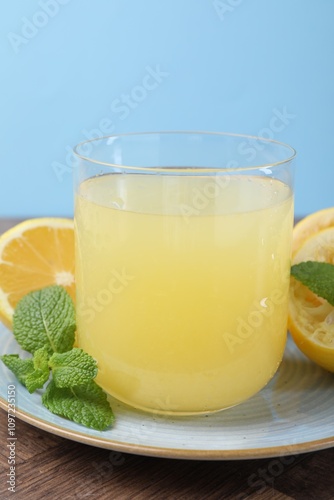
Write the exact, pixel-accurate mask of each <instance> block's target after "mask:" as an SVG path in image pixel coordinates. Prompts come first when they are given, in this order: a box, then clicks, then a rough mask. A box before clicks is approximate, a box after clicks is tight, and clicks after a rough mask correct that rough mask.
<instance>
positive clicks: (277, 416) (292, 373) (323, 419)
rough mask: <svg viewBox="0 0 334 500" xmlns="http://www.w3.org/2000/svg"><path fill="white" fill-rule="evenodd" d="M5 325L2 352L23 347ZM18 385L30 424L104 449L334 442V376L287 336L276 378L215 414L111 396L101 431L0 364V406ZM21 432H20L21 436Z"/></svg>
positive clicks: (281, 448) (245, 451) (262, 451)
mask: <svg viewBox="0 0 334 500" xmlns="http://www.w3.org/2000/svg"><path fill="white" fill-rule="evenodd" d="M20 352H21V351H20V349H19V347H18V345H17V343H16V341H15V339H14V337H13V335H12V333H11V332H9V331H8V330H7V329H6V328H5V327H4V326H2V325H1V326H0V354H14V353H18V354H19V353H20ZM9 384H15V386H16V415H17V418H20V419H22V420H24V421H26V422H28V423H29V424H31V425H33V426H35V427H38V428H40V429H43V430H45V431H48V432H50V433H53V434H56V435H58V436H62V437H65V438H68V439H72V440H73V441H78V442H81V443H85V444H88V445H92V446H98V447H100V448H106V449H111V450H116V451H121V452H125V453H134V454H138V455H148V456H156V457H166V458H183V459H193V460H199V459H201V460H228V459H233V460H241V459H249V458H264V457H273V456H281V455H290V454H296V453H304V452H309V451H315V450H321V449H324V448H329V447H331V446H334V420H333V408H334V375H333V374H330V373H328V372H326V371H324V370H322V369H321V368H319V367H317V366H316V365H315V364H313V363H312V362H311V361H308V360H307V358H305V357H304V356H303V354H301V353H300V352H299V351H298V350H297V348H296V347H295V346H294V344H293V342H292V341H291V339H289V340H288V343H287V347H286V351H285V355H284V359H283V362H282V364H281V366H280V368H279V370H278V372H277V374H276V375H275V377H274V378H273V379H272V381H271V382H270V383H269V384H268V385H267V386H266V387H265V388H264V389H263V390H262V391H261V392H260V393H258V394H257V395H256V396H254V397H253V398H251V399H249V400H248V401H247V402H245V403H243V404H241V405H239V406H236V407H234V408H231V409H229V410H225V411H222V412H219V413H215V414H212V415H201V416H198V417H177V418H175V417H162V416H160V415H158V416H155V415H150V414H147V413H144V412H141V411H136V410H134V409H132V408H130V407H129V406H126V405H123V404H122V403H120V402H118V401H116V400H112V402H111V403H112V408H113V410H114V413H115V416H116V423H115V425H114V427H113V428H112V429H109V430H106V431H103V432H99V431H94V430H92V429H87V428H85V427H82V426H80V425H77V424H75V423H73V422H69V421H67V420H65V419H63V418H60V417H57V416H56V415H53V414H52V413H50V412H49V411H48V410H47V409H46V408H44V407H43V406H42V404H41V396H40V394H38V393H34V394H32V395H30V394H29V393H28V391H27V390H26V389H25V388H24V387H23V386H21V385H20V384H19V383H18V382H17V380H16V379H15V377H14V376H13V375H12V373H11V372H10V371H9V370H8V369H7V368H6V367H5V366H4V364H3V363H0V406H1V407H2V408H4V409H5V410H6V409H7V387H8V385H9ZM17 437H18V439H19V436H17Z"/></svg>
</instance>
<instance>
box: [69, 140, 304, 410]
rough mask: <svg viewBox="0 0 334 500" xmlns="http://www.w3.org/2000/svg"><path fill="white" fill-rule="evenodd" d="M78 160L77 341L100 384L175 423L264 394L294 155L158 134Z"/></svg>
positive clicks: (282, 278)
mask: <svg viewBox="0 0 334 500" xmlns="http://www.w3.org/2000/svg"><path fill="white" fill-rule="evenodd" d="M75 154H76V156H77V158H78V165H77V167H76V170H75V184H76V194H75V232H76V287H77V300H76V302H77V326H78V341H79V345H80V346H81V347H82V348H83V349H84V350H86V351H87V352H89V353H90V354H91V355H92V356H94V358H95V359H96V360H97V361H98V367H99V374H98V377H97V379H96V381H97V382H98V383H99V384H100V385H101V386H102V387H103V388H104V389H105V391H106V392H108V393H109V394H111V395H112V396H114V397H115V398H117V399H119V400H121V401H123V402H125V403H127V404H129V405H132V406H134V407H136V408H139V409H142V410H146V411H151V412H160V413H169V414H178V415H186V414H200V413H209V412H213V411H218V410H221V409H223V408H228V407H230V406H234V405H236V404H238V403H240V402H242V401H244V400H246V399H247V398H249V397H251V396H252V395H253V394H255V393H257V392H258V391H259V390H260V389H261V388H262V387H264V386H265V385H266V383H267V382H268V381H269V380H270V379H271V378H272V376H273V375H274V374H275V372H276V370H277V368H278V366H279V364H280V362H281V360H282V356H283V351H284V347H285V342H286V323H287V301H288V286H289V272H290V252H291V236H292V227H293V163H294V158H295V151H294V150H293V149H292V148H291V147H290V146H287V145H284V144H281V143H278V142H275V141H271V140H266V139H261V138H256V137H250V136H241V135H234V134H223V133H203V132H161V133H142V134H125V135H118V136H110V137H105V138H101V139H96V140H92V141H87V142H84V143H81V144H80V145H79V146H77V147H76V149H75Z"/></svg>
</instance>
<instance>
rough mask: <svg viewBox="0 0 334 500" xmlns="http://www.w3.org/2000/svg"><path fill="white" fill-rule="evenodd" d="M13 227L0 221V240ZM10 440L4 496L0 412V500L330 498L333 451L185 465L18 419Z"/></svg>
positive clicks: (0, 416) (0, 418)
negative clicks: (11, 479)
mask: <svg viewBox="0 0 334 500" xmlns="http://www.w3.org/2000/svg"><path fill="white" fill-rule="evenodd" d="M15 222H16V221H14V220H2V221H1V220H0V233H1V232H2V231H4V230H5V229H7V228H8V227H10V226H11V225H13V224H14V223H15ZM333 415H334V409H333ZM333 428H334V416H333ZM16 437H17V441H16V447H15V452H16V491H15V493H12V492H10V491H8V483H7V480H8V476H7V474H9V465H8V450H9V449H8V447H7V443H8V426H7V413H6V412H5V411H4V410H0V499H1V500H7V499H11V498H13V499H18V500H30V499H31V500H39V499H44V498H50V499H58V498H59V499H60V500H75V499H111V500H114V499H115V500H118V499H120V500H122V499H125V500H127V499H158V500H160V499H161V500H188V499H189V500H192V499H194V500H205V499H208V500H211V499H212V500H221V499H236V500H246V499H264V500H267V499H268V500H269V499H274V500H283V499H296V500H313V499H314V500H333V499H334V448H330V449H327V450H323V451H318V452H315V453H308V454H303V455H292V456H288V457H284V456H279V457H275V458H268V459H262V460H244V461H186V460H172V459H163V458H149V457H141V456H136V455H129V454H124V453H116V452H112V451H110V450H103V449H100V448H95V447H91V446H88V445H84V444H80V443H76V442H74V441H70V440H67V439H64V438H61V437H58V436H54V435H52V434H49V433H47V432H44V431H42V430H39V429H37V428H35V427H33V426H31V425H29V424H27V423H25V422H23V421H21V420H19V419H16Z"/></svg>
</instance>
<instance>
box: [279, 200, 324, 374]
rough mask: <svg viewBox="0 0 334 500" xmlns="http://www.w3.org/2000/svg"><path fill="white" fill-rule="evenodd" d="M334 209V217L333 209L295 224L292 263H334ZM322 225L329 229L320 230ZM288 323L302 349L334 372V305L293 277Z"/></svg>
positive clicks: (319, 363) (315, 360) (316, 361)
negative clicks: (300, 223) (333, 217)
mask: <svg viewBox="0 0 334 500" xmlns="http://www.w3.org/2000/svg"><path fill="white" fill-rule="evenodd" d="M331 212H332V213H333V216H334V209H329V210H325V211H321V212H317V213H316V214H313V215H312V216H310V217H309V220H306V219H308V218H306V219H305V220H304V223H303V225H301V226H299V228H298V227H297V226H296V228H295V231H296V232H294V243H295V252H294V255H293V261H292V263H293V264H298V263H299V262H306V261H309V260H311V261H318V262H329V263H331V264H334V220H333V225H332V226H331V222H330V221H331ZM323 217H324V220H322V218H323ZM323 227H326V229H319V228H323ZM301 228H302V232H301ZM302 233H303V237H302V239H301V234H302ZM301 241H302V244H301V245H300V242H301ZM296 242H297V244H296ZM299 245H300V246H299ZM288 324H289V330H290V333H291V335H292V337H293V339H294V341H295V343H296V344H297V346H298V347H299V348H300V350H301V351H302V352H303V353H304V354H305V355H306V356H307V357H308V358H310V359H311V360H312V361H314V362H315V363H317V364H318V365H320V366H322V367H323V368H325V369H326V370H329V371H331V372H334V307H333V306H332V305H331V304H329V303H328V302H327V301H326V300H325V299H323V298H321V297H318V296H317V295H316V294H314V293H313V292H311V291H310V290H309V289H308V288H307V287H306V286H304V285H303V284H301V283H300V282H299V281H297V280H295V279H294V278H293V277H291V285H290V301H289V322H288Z"/></svg>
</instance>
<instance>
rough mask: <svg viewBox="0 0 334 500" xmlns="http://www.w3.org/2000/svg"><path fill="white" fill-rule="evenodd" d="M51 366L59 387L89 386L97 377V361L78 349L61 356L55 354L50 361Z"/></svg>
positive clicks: (55, 381)
mask: <svg viewBox="0 0 334 500" xmlns="http://www.w3.org/2000/svg"><path fill="white" fill-rule="evenodd" d="M49 366H50V368H51V369H52V376H53V380H54V383H55V384H56V386H57V387H72V386H76V385H83V384H88V383H89V382H90V380H92V379H94V378H95V377H96V375H97V363H96V361H95V359H93V358H92V356H90V355H89V354H87V353H86V352H84V351H83V350H82V349H78V348H77V347H74V348H73V349H72V350H71V351H68V352H64V353H61V354H58V353H54V354H53V355H52V356H51V358H50V360H49Z"/></svg>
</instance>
